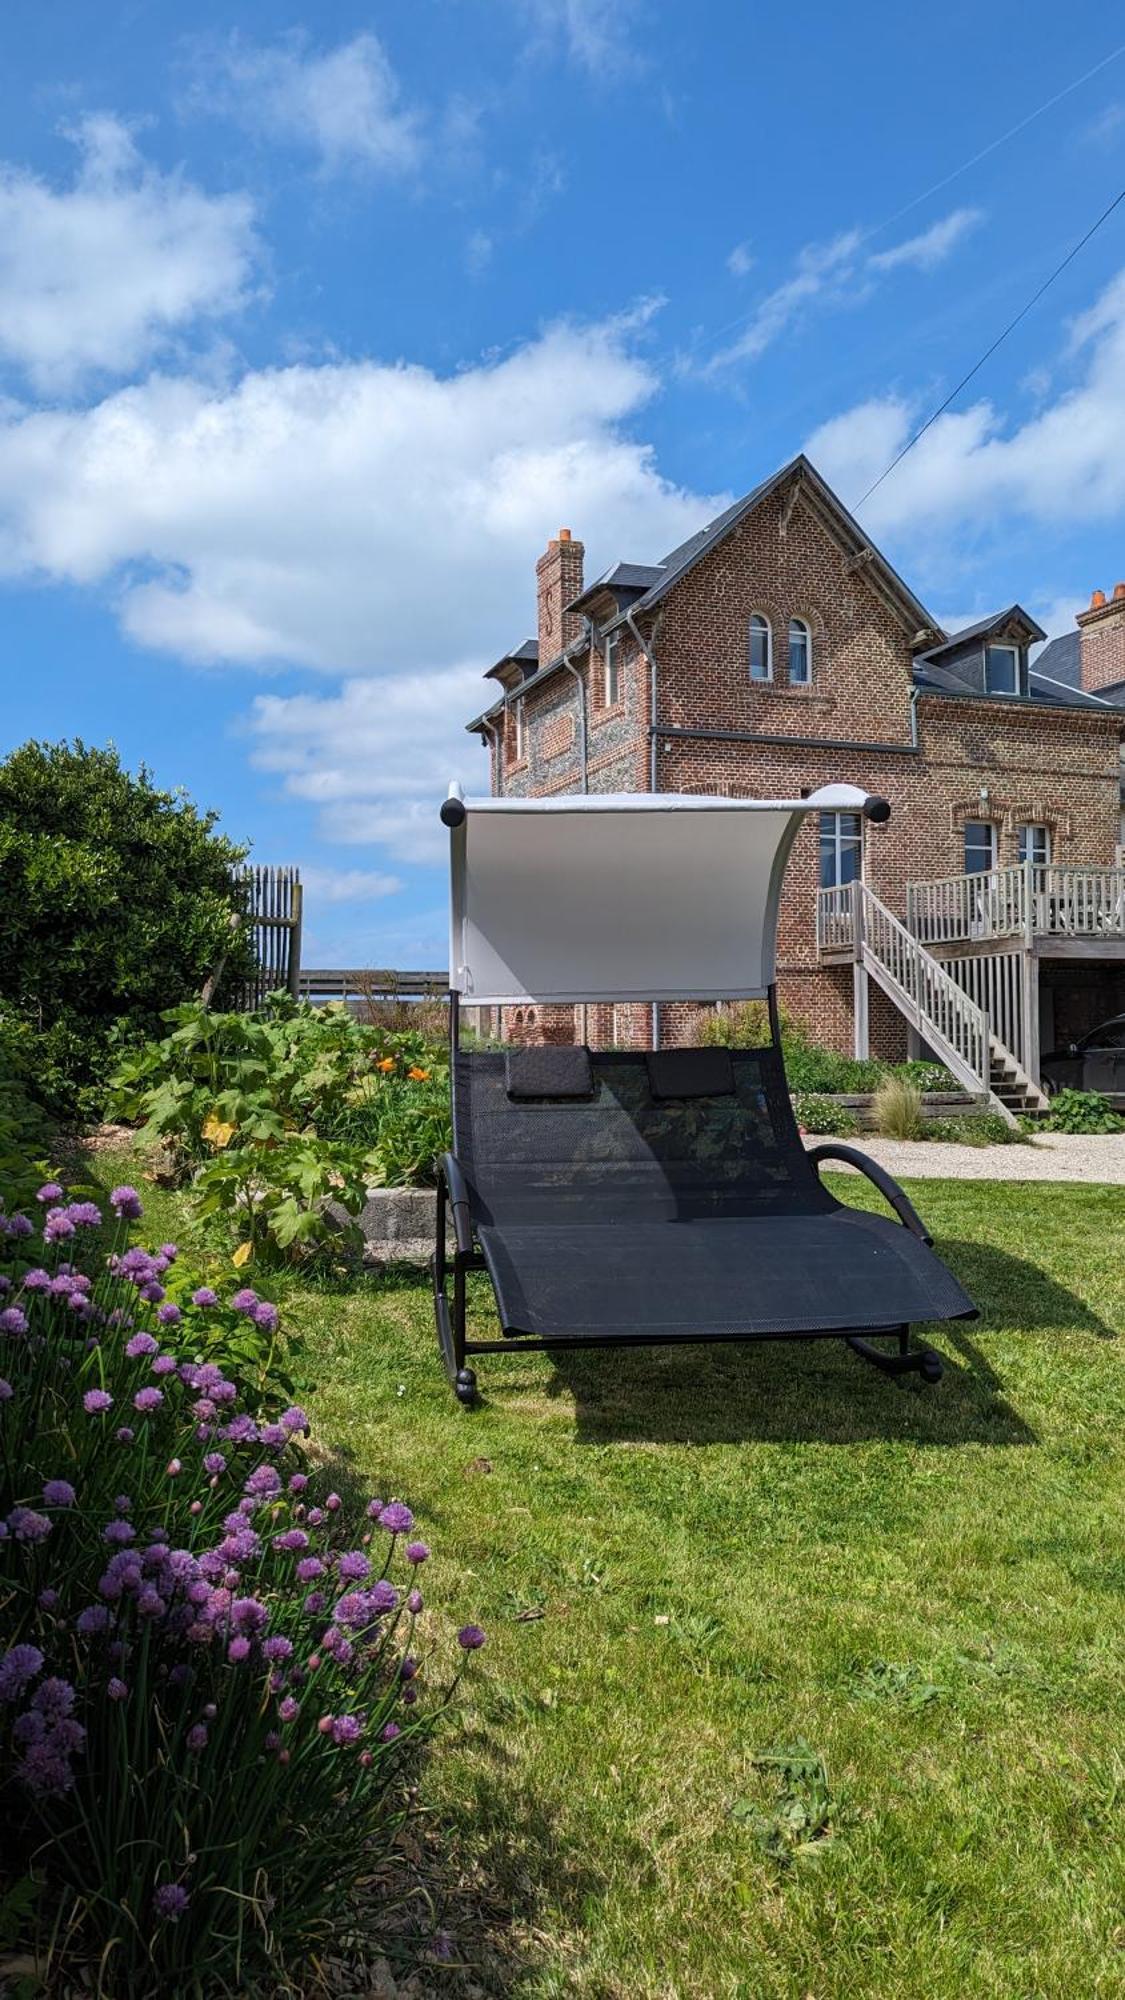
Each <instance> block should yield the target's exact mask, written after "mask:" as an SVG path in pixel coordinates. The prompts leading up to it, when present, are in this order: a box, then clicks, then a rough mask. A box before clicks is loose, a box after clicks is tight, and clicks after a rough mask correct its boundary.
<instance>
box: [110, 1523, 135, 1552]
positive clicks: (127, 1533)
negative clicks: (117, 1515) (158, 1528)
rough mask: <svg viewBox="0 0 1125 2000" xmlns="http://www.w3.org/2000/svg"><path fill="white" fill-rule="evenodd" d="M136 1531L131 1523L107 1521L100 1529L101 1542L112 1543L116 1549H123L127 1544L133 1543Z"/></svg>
mask: <svg viewBox="0 0 1125 2000" xmlns="http://www.w3.org/2000/svg"><path fill="white" fill-rule="evenodd" d="M136 1538H137V1531H136V1529H135V1528H134V1526H133V1523H132V1522H131V1521H107V1522H106V1524H105V1527H104V1528H103V1529H102V1540H103V1542H112V1543H113V1544H114V1546H115V1547H117V1548H124V1547H125V1545H126V1543H127V1542H134V1541H136Z"/></svg>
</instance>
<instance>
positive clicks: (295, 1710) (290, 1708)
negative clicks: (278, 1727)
mask: <svg viewBox="0 0 1125 2000" xmlns="http://www.w3.org/2000/svg"><path fill="white" fill-rule="evenodd" d="M277 1712H278V1714H279V1716H280V1717H281V1720H282V1721H283V1722H296V1720H297V1717H298V1716H299V1715H300V1713H301V1704H300V1702H299V1701H294V1699H293V1697H292V1695H291V1694H287V1695H286V1697H285V1700H284V1701H282V1702H280V1703H279V1704H278V1710H277Z"/></svg>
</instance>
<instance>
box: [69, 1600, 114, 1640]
mask: <svg viewBox="0 0 1125 2000" xmlns="http://www.w3.org/2000/svg"><path fill="white" fill-rule="evenodd" d="M108 1624H109V1611H108V1610H107V1608H106V1606H105V1605H104V1604H88V1605H87V1606H86V1609H85V1611H80V1612H79V1613H78V1616H77V1618H76V1619H75V1621H74V1629H75V1631H76V1632H78V1633H80V1635H81V1636H82V1638H83V1639H89V1638H92V1637H93V1635H94V1634H95V1633H96V1632H104V1631H105V1629H106V1626H107V1625H108Z"/></svg>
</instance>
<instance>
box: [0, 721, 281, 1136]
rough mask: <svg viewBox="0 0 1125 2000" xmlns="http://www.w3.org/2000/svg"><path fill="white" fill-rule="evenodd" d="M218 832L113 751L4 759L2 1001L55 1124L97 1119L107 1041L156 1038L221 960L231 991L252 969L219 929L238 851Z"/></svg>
mask: <svg viewBox="0 0 1125 2000" xmlns="http://www.w3.org/2000/svg"><path fill="white" fill-rule="evenodd" d="M214 827H215V815H214V814H213V813H200V812H198V811H197V810H196V808H195V807H194V806H193V805H192V804H191V803H190V801H189V800H187V799H185V798H184V797H183V796H182V795H181V794H179V793H174V792H164V791H159V790H158V789H157V788H156V787H155V786H154V785H153V783H152V782H151V779H150V777H149V775H148V773H147V772H146V771H144V770H143V769H142V770H141V771H140V772H139V773H138V774H137V775H136V776H133V775H132V774H131V773H130V772H128V771H126V770H123V769H122V766H121V763H120V760H119V758H118V756H117V753H116V751H115V750H112V749H106V750H94V749H88V748H87V747H86V746H85V745H84V744H83V743H80V742H75V743H56V744H47V743H25V744H24V745H23V746H22V748H21V749H18V750H15V751H13V752H12V754H11V755H10V756H9V757H8V758H7V759H6V760H5V761H4V762H2V763H0V933H2V934H3V938H4V951H3V955H2V956H0V1000H2V1001H3V1002H4V1003H5V1004H6V1011H7V1012H8V1013H9V1014H10V1015H12V1016H14V1017H15V1018H16V1019H18V1020H19V1021H21V1022H22V1023H23V1024H24V1026H25V1028H26V1029H27V1030H29V1031H30V1032H31V1033H32V1034H33V1035H34V1039H35V1070H36V1087H37V1091H38V1094H39V1096H40V1098H41V1100H42V1101H43V1103H44V1104H45V1105H46V1106H47V1107H48V1109H49V1110H51V1111H52V1112H54V1113H56V1114H57V1115H59V1116H63V1117H71V1116H73V1115H75V1114H76V1113H82V1114H93V1115H100V1113H101V1110H102V1102H103V1090H104V1084H105V1081H106V1079H107V1077H108V1075H109V1072H110V1070H111V1068H112V1066H113V1063H114V1061H115V1059H116V1055H115V1043H116V1044H117V1047H118V1052H119V1047H120V1044H121V1043H122V1042H126V1043H127V1042H129V1041H138V1040H140V1039H142V1038H143V1037H144V1036H145V1035H150V1034H153V1033H155V1032H156V1030H157V1028H158V1026H159V1023H160V1017H161V1014H162V1013H163V1011H164V1009H165V1008H166V1007H167V1006H168V1005H169V1003H170V1002H172V1001H177V1000H181V999H185V998H186V997H187V996H188V995H189V994H191V993H193V992H199V991H200V990H201V988H202V986H203V983H204V981H205V980H206V979H207V977H208V975H209V974H210V973H211V972H212V970H213V969H214V968H215V966H216V965H217V964H218V962H219V961H220V959H222V958H223V955H224V954H226V972H225V977H226V978H227V979H228V980H238V979H241V978H242V977H243V976H245V974H246V973H247V972H248V971H249V970H250V967H251V964H252V956H253V947H252V941H251V939H250V938H249V936H248V935H245V934H240V933H235V932H232V929H231V917H232V913H233V912H234V908H235V903H234V896H235V892H234V890H233V888H232V885H231V881H230V869H231V865H232V863H234V862H237V861H239V860H240V859H241V858H242V856H243V854H244V853H245V849H244V848H241V847H237V846H235V845H234V844H233V843H232V842H231V841H229V840H226V839H224V838H222V836H221V835H219V834H217V833H216V832H215V831H214Z"/></svg>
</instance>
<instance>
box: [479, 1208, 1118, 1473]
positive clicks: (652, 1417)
mask: <svg viewBox="0 0 1125 2000" xmlns="http://www.w3.org/2000/svg"><path fill="white" fill-rule="evenodd" d="M940 1247H941V1254H942V1256H943V1258H945V1259H947V1260H948V1262H949V1263H950V1265H951V1266H952V1267H953V1269H954V1270H955V1271H956V1272H957V1275H958V1276H959V1277H960V1278H961V1279H962V1281H963V1282H964V1284H965V1285H966V1287H967V1289H968V1291H969V1293H970V1295H971V1296H972V1297H973V1298H975V1299H976V1301H977V1303H978V1305H979V1307H980V1309H981V1320H980V1322H976V1323H975V1322H971V1321H970V1322H965V1321H954V1320H950V1321H946V1322H944V1323H942V1324H941V1325H938V1326H935V1327H933V1328H932V1329H926V1328H924V1327H920V1328H918V1329H916V1331H915V1339H916V1340H917V1341H918V1342H919V1343H920V1344H921V1343H926V1344H930V1345H933V1346H935V1347H936V1348H937V1349H938V1351H939V1352H940V1353H941V1355H942V1358H943V1361H944V1363H945V1374H944V1377H943V1379H942V1381H941V1382H940V1383H938V1384H937V1385H933V1386H932V1385H929V1384H926V1383H922V1382H920V1381H919V1380H918V1378H917V1377H916V1376H905V1377H899V1378H897V1379H895V1378H891V1377H889V1376H885V1375H881V1374H879V1373H878V1372H877V1371H875V1370H874V1369H871V1368H869V1367H868V1365H867V1364H866V1363H865V1362H863V1361H861V1360H860V1358H859V1357H858V1356H857V1355H855V1354H853V1353H852V1352H851V1351H850V1350H849V1349H848V1348H847V1347H846V1346H845V1345H844V1343H843V1341H842V1340H841V1341H839V1342H836V1341H834V1340H793V1341H788V1342H782V1341H748V1342H746V1344H745V1345H743V1346H717V1345H705V1344H702V1343H701V1344H700V1346H699V1347H698V1348H693V1347H692V1346H690V1345H687V1344H685V1345H683V1346H679V1347H665V1348H656V1347H648V1348H641V1347H638V1348H636V1349H629V1348H623V1347H618V1348H611V1349H604V1350H602V1351H600V1352H599V1351H596V1350H589V1349H587V1350H576V1351H574V1352H573V1353H567V1352H565V1351H560V1350H557V1349H556V1350H555V1351H554V1352H553V1353H552V1356H551V1360H552V1365H553V1368H554V1376H553V1378H552V1382H551V1385H550V1390H549V1393H551V1394H554V1395H571V1396H573V1398H574V1402H575V1419H576V1425H577V1435H578V1439H579V1442H581V1443H586V1444H607V1443H613V1442H619V1443H620V1442H634V1443H640V1442H645V1443H665V1444H731V1443H738V1442H742V1441H750V1440H758V1441H770V1442H782V1441H793V1442H796V1441H801V1442H821V1443H829V1444H851V1443H855V1442H858V1441H859V1440H861V1439H864V1438H887V1439H906V1440H910V1441H912V1442H914V1443H918V1444H927V1445H958V1444H966V1443H975V1444H989V1445H1013V1444H1020V1445H1029V1444H1035V1443H1037V1442H1038V1439H1037V1437H1036V1434H1035V1432H1034V1431H1033V1430H1032V1429H1031V1428H1030V1426H1029V1425H1028V1424H1027V1423H1025V1421H1024V1419H1023V1418H1022V1417H1021V1416H1020V1414H1019V1412H1018V1411H1017V1410H1015V1409H1014V1408H1013V1407H1012V1405H1011V1404H1010V1403H1009V1402H1008V1401H1007V1399H1006V1397H1005V1394H1004V1384H1003V1381H1002V1379H1001V1377H1000V1376H999V1375H998V1374H997V1372H996V1370H995V1368H994V1366H993V1365H992V1363H991V1361H990V1360H989V1359H988V1356H987V1355H986V1353H985V1352H984V1350H983V1348H982V1345H981V1338H982V1336H986V1335H990V1334H993V1333H1007V1334H1012V1333H1015V1334H1020V1333H1023V1334H1028V1335H1033V1336H1041V1337H1042V1336H1046V1337H1048V1338H1049V1337H1050V1336H1051V1335H1052V1334H1055V1333H1062V1332H1066V1333H1070V1334H1074V1333H1079V1334H1085V1335H1088V1336H1089V1337H1090V1338H1092V1339H1095V1340H1113V1339H1115V1338H1116V1335H1115V1333H1114V1331H1113V1329H1112V1328H1111V1327H1109V1326H1107V1325H1106V1323H1105V1322H1104V1320H1101V1319H1099V1318H1098V1317H1097V1315H1096V1314H1095V1313H1093V1312H1091V1311H1090V1310H1089V1308H1088V1307H1087V1306H1086V1305H1084V1304H1083V1302H1082V1300H1081V1299H1080V1298H1079V1297H1078V1296H1077V1295H1076V1294H1075V1293H1074V1292H1072V1291H1070V1290H1068V1289H1067V1288H1066V1287H1065V1286H1063V1285H1060V1284H1058V1283H1057V1282H1056V1281H1055V1280H1054V1279H1053V1278H1050V1277H1048V1276H1047V1275H1046V1274H1045V1273H1044V1272H1043V1270H1042V1269H1041V1268H1040V1267H1039V1266H1037V1265H1035V1264H1032V1263H1029V1262H1028V1261H1027V1260H1026V1259H1024V1258H1022V1257H1013V1256H1011V1255H1009V1254H1008V1253H1007V1252H1006V1251H1002V1250H997V1249H995V1248H993V1247H992V1246H991V1245H988V1244H982V1243H977V1242H945V1243H943V1244H942V1245H941V1246H940ZM485 1387H487V1378H485Z"/></svg>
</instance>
